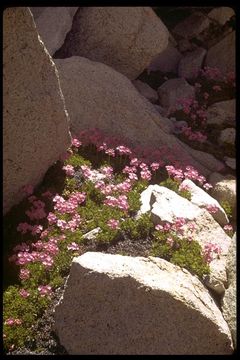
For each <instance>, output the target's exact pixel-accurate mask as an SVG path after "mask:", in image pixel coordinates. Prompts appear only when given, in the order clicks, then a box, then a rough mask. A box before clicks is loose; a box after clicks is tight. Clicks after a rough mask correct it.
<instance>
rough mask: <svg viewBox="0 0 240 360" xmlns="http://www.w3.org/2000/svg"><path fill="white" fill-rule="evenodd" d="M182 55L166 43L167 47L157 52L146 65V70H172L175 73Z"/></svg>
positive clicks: (165, 71)
mask: <svg viewBox="0 0 240 360" xmlns="http://www.w3.org/2000/svg"><path fill="white" fill-rule="evenodd" d="M181 57H182V55H181V54H180V52H179V51H178V50H177V49H176V48H175V47H174V46H173V45H172V44H170V43H169V44H168V46H167V48H166V49H165V50H164V51H162V52H161V53H160V54H158V55H157V56H156V57H155V58H154V59H153V60H152V61H151V63H150V64H149V65H148V68H147V70H148V71H149V72H150V71H161V72H162V73H168V72H173V73H177V69H178V64H179V61H180V59H181Z"/></svg>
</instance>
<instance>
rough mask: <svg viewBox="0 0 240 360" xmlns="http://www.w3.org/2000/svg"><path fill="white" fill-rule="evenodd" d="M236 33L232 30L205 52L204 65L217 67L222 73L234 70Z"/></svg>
mask: <svg viewBox="0 0 240 360" xmlns="http://www.w3.org/2000/svg"><path fill="white" fill-rule="evenodd" d="M235 57H236V35H235V31H232V32H231V33H230V34H229V35H227V36H225V38H223V39H222V40H221V41H220V42H218V43H217V44H216V45H214V46H213V47H211V48H210V49H209V50H208V52H207V57H206V61H205V65H206V66H210V67H217V68H219V69H220V70H221V71H222V73H223V74H225V73H227V72H229V71H235V70H236V60H235Z"/></svg>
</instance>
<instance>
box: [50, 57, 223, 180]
mask: <svg viewBox="0 0 240 360" xmlns="http://www.w3.org/2000/svg"><path fill="white" fill-rule="evenodd" d="M55 63H56V65H57V68H58V71H59V75H60V81H61V86H62V89H63V93H64V98H65V101H66V105H67V109H68V112H69V115H70V119H71V130H72V132H73V133H74V134H75V135H78V134H79V132H80V131H82V130H85V129H90V128H96V127H97V128H100V129H101V130H102V131H103V132H106V133H107V134H108V135H114V136H118V137H120V138H128V140H129V143H130V145H137V146H141V147H142V146H146V145H147V146H151V147H161V146H163V145H166V146H168V147H169V148H170V150H169V152H168V154H167V156H169V154H170V153H171V151H172V156H173V157H175V158H177V159H178V160H179V161H180V163H185V164H186V165H192V166H194V167H196V168H197V169H198V170H199V172H200V173H202V174H203V175H204V176H206V175H208V174H209V173H210V172H212V171H216V170H217V169H216V168H213V169H212V168H211V169H210V170H208V167H207V166H208V165H207V163H206V167H205V166H201V165H200V166H199V163H198V162H197V161H194V160H193V159H192V158H191V155H190V153H189V151H188V149H186V150H184V151H183V152H182V151H181V148H185V144H184V143H182V142H181V141H179V140H178V139H177V138H175V137H174V136H173V135H171V134H167V133H166V132H165V129H166V122H165V120H164V119H163V118H162V117H161V115H160V114H159V112H158V111H157V110H156V108H155V106H154V105H153V104H151V103H150V102H149V101H147V100H146V99H144V98H143V97H142V96H141V95H140V94H139V93H138V91H137V90H136V89H135V87H134V86H133V85H132V83H131V81H130V80H128V79H127V78H126V77H125V76H123V75H122V74H120V73H118V72H117V71H115V70H113V69H111V68H110V67H109V66H106V65H104V64H101V63H97V62H93V61H90V60H88V59H85V58H81V57H77V56H73V57H71V58H68V59H55ZM175 145H176V146H175ZM171 149H172V150H171Z"/></svg>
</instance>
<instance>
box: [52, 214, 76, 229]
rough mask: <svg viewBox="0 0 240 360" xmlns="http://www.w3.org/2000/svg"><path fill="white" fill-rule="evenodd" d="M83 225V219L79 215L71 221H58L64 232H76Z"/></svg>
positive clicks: (74, 216)
mask: <svg viewBox="0 0 240 360" xmlns="http://www.w3.org/2000/svg"><path fill="white" fill-rule="evenodd" d="M80 223H81V217H80V215H79V214H74V215H73V217H72V219H71V220H70V221H68V222H67V221H65V220H57V226H58V227H59V228H60V229H61V230H62V231H65V230H70V231H72V232H74V231H75V230H76V229H77V228H78V227H79V225H80Z"/></svg>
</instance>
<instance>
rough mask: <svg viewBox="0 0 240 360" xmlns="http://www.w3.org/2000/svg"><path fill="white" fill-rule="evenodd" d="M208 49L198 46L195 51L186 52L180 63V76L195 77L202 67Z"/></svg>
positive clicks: (185, 77)
mask: <svg viewBox="0 0 240 360" xmlns="http://www.w3.org/2000/svg"><path fill="white" fill-rule="evenodd" d="M206 53H207V51H206V50H205V49H203V48H200V47H199V48H197V49H195V50H194V51H191V52H188V53H186V54H184V56H183V57H182V59H181V60H180V62H179V64H178V76H179V77H183V78H184V79H188V80H190V79H195V78H196V77H197V76H198V73H199V70H200V69H201V66H202V63H203V60H204V57H205V55H206Z"/></svg>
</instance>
